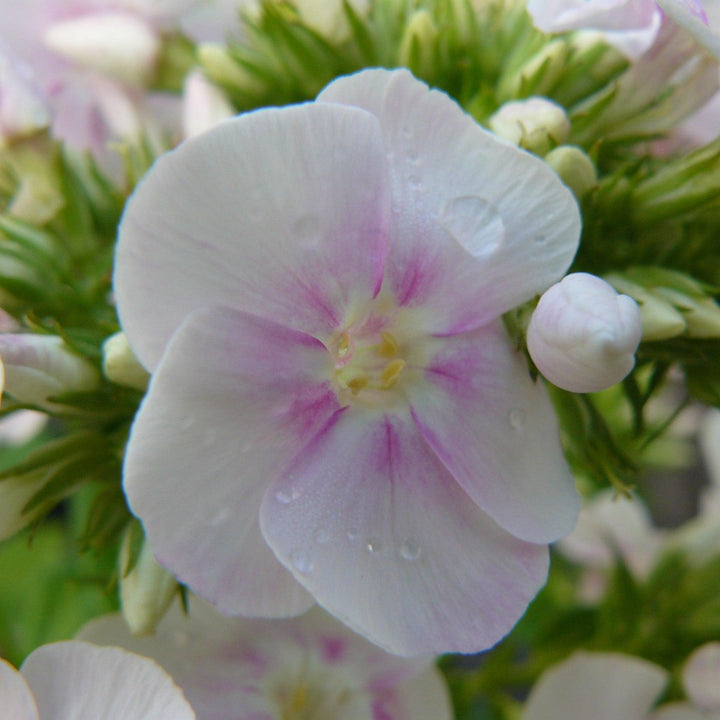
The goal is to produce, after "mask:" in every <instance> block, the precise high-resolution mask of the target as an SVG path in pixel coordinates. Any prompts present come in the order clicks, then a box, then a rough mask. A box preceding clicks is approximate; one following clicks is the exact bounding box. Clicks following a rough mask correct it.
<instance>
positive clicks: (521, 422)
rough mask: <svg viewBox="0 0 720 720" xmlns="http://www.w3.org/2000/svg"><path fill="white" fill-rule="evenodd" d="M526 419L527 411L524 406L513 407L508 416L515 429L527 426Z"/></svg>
mask: <svg viewBox="0 0 720 720" xmlns="http://www.w3.org/2000/svg"><path fill="white" fill-rule="evenodd" d="M526 419H527V413H526V412H525V411H524V410H523V409H522V408H513V409H512V410H511V411H510V415H509V416H508V420H509V422H510V427H511V428H512V429H513V430H523V429H524V428H525V420H526Z"/></svg>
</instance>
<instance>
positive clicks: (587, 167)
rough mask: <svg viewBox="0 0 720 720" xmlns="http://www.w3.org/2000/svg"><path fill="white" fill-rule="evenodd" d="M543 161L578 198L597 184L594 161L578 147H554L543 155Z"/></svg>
mask: <svg viewBox="0 0 720 720" xmlns="http://www.w3.org/2000/svg"><path fill="white" fill-rule="evenodd" d="M545 162H546V163H547V164H548V165H549V166H550V167H551V168H552V169H553V170H554V171H555V172H556V173H557V174H558V175H559V176H560V179H561V180H562V181H563V182H564V183H565V184H566V185H567V186H568V187H569V188H570V189H571V190H572V192H573V195H575V197H576V198H578V200H579V199H580V198H582V197H583V195H585V193H586V192H588V190H591V189H592V188H594V187H595V186H596V185H597V170H596V168H595V163H593V161H592V160H591V159H590V158H589V156H588V155H587V153H585V152H584V151H583V150H581V149H580V148H579V147H575V146H574V145H561V146H560V147H556V148H555V149H554V150H551V151H550V152H549V153H548V154H547V155H546V156H545Z"/></svg>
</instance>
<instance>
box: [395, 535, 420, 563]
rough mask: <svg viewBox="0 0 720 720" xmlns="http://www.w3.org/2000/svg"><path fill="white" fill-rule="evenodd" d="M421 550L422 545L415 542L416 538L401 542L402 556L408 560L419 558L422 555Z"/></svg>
mask: <svg viewBox="0 0 720 720" xmlns="http://www.w3.org/2000/svg"><path fill="white" fill-rule="evenodd" d="M421 552H422V549H421V548H420V545H418V543H417V542H415V540H410V539H408V540H403V542H402V543H401V544H400V557H402V558H403V560H407V561H408V562H413V561H414V560H417V559H418V558H419V557H420V553H421Z"/></svg>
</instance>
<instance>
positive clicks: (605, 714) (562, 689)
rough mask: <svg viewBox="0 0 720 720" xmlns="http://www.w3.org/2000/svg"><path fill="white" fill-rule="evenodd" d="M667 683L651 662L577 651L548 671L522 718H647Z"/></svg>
mask: <svg viewBox="0 0 720 720" xmlns="http://www.w3.org/2000/svg"><path fill="white" fill-rule="evenodd" d="M666 682H667V673H666V672H665V671H664V670H663V669H662V668H661V667H658V666H657V665H654V664H653V663H651V662H648V661H647V660H641V659H640V658H636V657H631V656H629V655H621V654H619V653H584V652H578V653H575V654H574V655H572V656H571V657H570V658H568V659H567V660H565V661H564V662H562V663H560V664H558V665H555V666H554V667H553V668H551V669H550V670H548V671H547V672H546V673H545V674H544V675H543V676H542V677H541V678H540V680H539V681H538V683H537V684H536V685H535V687H534V688H533V690H532V692H531V693H530V697H529V698H528V701H527V703H526V705H525V709H524V710H523V713H522V715H521V716H520V718H521V720H577V719H578V718H580V717H586V716H587V710H588V708H592V718H593V720H618V718H622V719H623V720H644V718H645V717H646V715H647V712H648V710H649V709H650V707H651V706H652V704H653V702H654V700H655V699H656V698H657V696H658V695H659V694H660V692H661V691H662V689H663V687H664V686H665V683H666Z"/></svg>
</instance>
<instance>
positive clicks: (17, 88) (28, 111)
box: [0, 57, 50, 145]
mask: <svg viewBox="0 0 720 720" xmlns="http://www.w3.org/2000/svg"><path fill="white" fill-rule="evenodd" d="M49 125H50V111H49V110H48V106H47V103H46V102H45V98H44V97H43V96H42V94H41V92H40V90H39V89H38V88H37V87H36V86H35V83H34V82H33V80H32V77H31V75H30V71H29V69H28V68H27V67H25V66H24V65H21V64H20V63H19V62H13V61H11V60H9V59H8V58H5V57H0V145H2V144H6V143H8V142H12V141H13V140H19V139H21V138H24V137H28V136H30V135H34V134H35V133H37V132H40V131H41V130H45V129H46V128H47V127H48V126H49Z"/></svg>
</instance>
